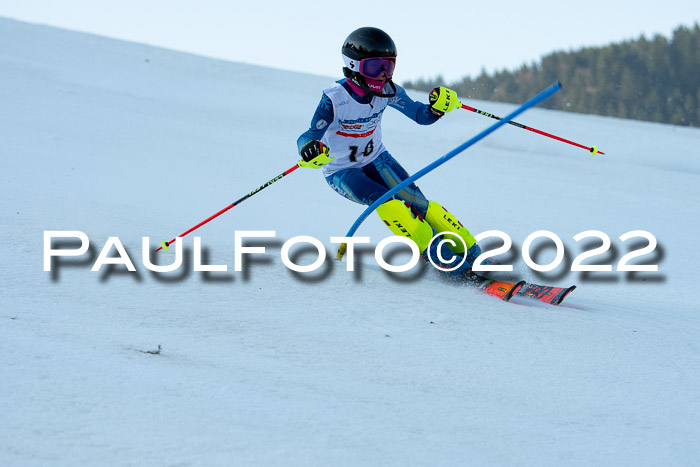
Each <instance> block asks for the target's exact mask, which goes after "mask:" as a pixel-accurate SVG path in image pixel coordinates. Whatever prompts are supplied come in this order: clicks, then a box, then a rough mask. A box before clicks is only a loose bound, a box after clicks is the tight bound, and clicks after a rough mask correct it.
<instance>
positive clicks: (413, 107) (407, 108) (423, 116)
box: [389, 85, 440, 125]
mask: <svg viewBox="0 0 700 467" xmlns="http://www.w3.org/2000/svg"><path fill="white" fill-rule="evenodd" d="M389 106H390V107H393V108H395V109H396V110H398V111H399V112H401V113H402V114H404V115H405V116H407V117H408V118H410V119H411V120H413V121H414V122H416V123H418V124H419V125H431V124H433V123H435V122H437V121H438V120H439V119H440V117H438V116H437V115H435V114H433V113H432V112H431V111H430V105H428V104H423V103H421V102H416V101H414V100H413V99H411V98H410V97H408V94H406V90H405V89H404V88H402V87H401V86H399V85H396V95H395V96H394V97H392V98H391V99H389Z"/></svg>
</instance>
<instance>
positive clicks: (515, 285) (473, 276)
mask: <svg viewBox="0 0 700 467" xmlns="http://www.w3.org/2000/svg"><path fill="white" fill-rule="evenodd" d="M465 277H466V279H467V281H468V282H469V283H470V284H472V285H474V286H475V287H477V288H478V289H479V290H481V291H482V292H484V293H486V294H488V295H491V296H492V297H496V298H500V299H501V300H504V301H506V302H508V301H510V299H511V298H513V296H514V295H515V294H516V293H518V292H519V291H520V289H522V288H523V287H524V286H526V285H527V282H525V281H519V282H505V281H497V280H494V279H490V278H488V277H484V276H481V275H479V274H477V273H475V272H471V271H469V273H467V275H466V276H465Z"/></svg>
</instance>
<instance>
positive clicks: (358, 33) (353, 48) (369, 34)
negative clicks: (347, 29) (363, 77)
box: [342, 27, 396, 60]
mask: <svg viewBox="0 0 700 467" xmlns="http://www.w3.org/2000/svg"><path fill="white" fill-rule="evenodd" d="M342 53H343V55H345V56H346V57H349V58H352V59H355V60H362V59H363V58H369V57H396V45H395V44H394V41H393V40H392V39H391V37H390V36H389V34H387V33H385V32H384V31H382V30H381V29H379V28H371V27H366V28H360V29H356V30H354V31H353V32H351V33H350V35H349V36H348V38H347V39H345V43H344V44H343V48H342Z"/></svg>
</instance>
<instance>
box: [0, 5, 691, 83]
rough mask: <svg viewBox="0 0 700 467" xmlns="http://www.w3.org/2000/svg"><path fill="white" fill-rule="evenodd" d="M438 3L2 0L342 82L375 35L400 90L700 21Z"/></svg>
mask: <svg viewBox="0 0 700 467" xmlns="http://www.w3.org/2000/svg"><path fill="white" fill-rule="evenodd" d="M432 3H433V4H434V5H435V6H434V7H427V6H426V5H430V4H431V2H417V1H400V2H399V1H391V2H381V1H374V2H359V1H356V0H355V1H352V0H351V1H343V2H327V1H326V2H313V1H308V0H293V1H287V2H283V1H275V0H273V1H257V2H233V1H224V0H198V1H184V0H151V1H149V0H120V1H98V0H61V1H55V0H53V1H52V0H0V16H5V17H10V18H15V19H19V20H24V21H29V22H35V23H44V24H51V25H56V26H61V27H64V28H68V29H75V30H80V31H87V32H92V33H96V34H102V35H105V36H110V37H117V38H122V39H128V40H132V41H137V42H144V43H148V44H153V45H159V46H164V47H168V48H172V49H177V50H185V51H188V52H194V53H198V54H203V55H208V56H212V57H218V58H224V59H227V60H233V61H241V62H247V63H255V64H260V65H267V66H272V67H276V68H282V69H289V70H296V71H307V72H310V73H315V74H320V75H326V76H340V74H341V71H340V70H341V67H342V60H341V58H340V46H341V45H342V42H343V40H344V39H345V37H346V36H347V35H348V33H349V32H350V31H352V30H353V29H355V28H357V27H360V26H376V27H380V28H382V29H384V30H385V31H387V32H388V33H389V34H390V35H391V36H392V37H393V38H394V41H395V42H396V45H397V48H398V52H399V57H398V61H397V71H396V73H395V75H396V79H397V80H398V81H399V82H401V81H404V80H407V79H415V78H419V77H433V76H436V75H438V74H442V75H443V76H444V77H445V78H446V81H450V80H455V79H458V78H460V77H462V76H464V75H476V74H478V73H479V72H480V70H481V69H482V68H485V69H486V70H488V71H493V70H495V69H502V68H509V69H512V68H515V67H518V66H519V65H521V64H523V63H530V62H532V61H536V60H537V59H539V58H540V57H541V56H542V55H545V54H547V53H549V52H551V51H554V50H562V49H563V50H568V49H570V48H579V47H581V46H594V45H603V44H607V43H609V42H612V41H621V40H625V39H633V38H637V37H639V35H640V34H642V33H644V34H646V35H647V36H648V37H649V36H651V35H653V34H655V33H661V34H663V35H666V36H669V35H670V33H671V31H672V30H673V29H674V28H675V27H676V26H678V25H679V24H685V25H692V24H694V23H695V22H696V21H697V22H700V6H699V4H698V2H697V0H692V1H691V0H687V1H686V0H667V1H663V2H662V1H658V0H657V1H648V0H639V1H628V0H624V1H614V0H607V1H604V0H589V1H586V2H580V3H578V4H573V3H571V4H569V3H568V2H565V1H556V2H555V1H539V0H532V1H527V0H525V1H522V0H521V1H511V0H507V1H501V2H487V1H485V0H482V1H479V2H474V1H468V0H461V1H460V0H446V1H437V2H432ZM360 5H372V7H371V8H363V7H361V6H360Z"/></svg>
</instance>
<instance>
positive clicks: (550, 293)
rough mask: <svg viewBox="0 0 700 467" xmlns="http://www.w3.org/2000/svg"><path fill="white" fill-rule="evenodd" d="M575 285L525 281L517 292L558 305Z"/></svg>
mask: <svg viewBox="0 0 700 467" xmlns="http://www.w3.org/2000/svg"><path fill="white" fill-rule="evenodd" d="M575 288H576V286H575V285H572V286H571V287H552V286H549V285H538V284H530V283H526V284H525V286H524V287H521V288H520V289H518V290H517V292H516V293H517V294H518V295H520V296H523V297H529V298H534V299H535V300H539V301H541V302H544V303H549V304H550V305H559V304H560V303H561V302H563V301H564V299H565V298H566V296H567V295H569V294H570V293H571V292H573V291H574V289H575Z"/></svg>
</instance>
